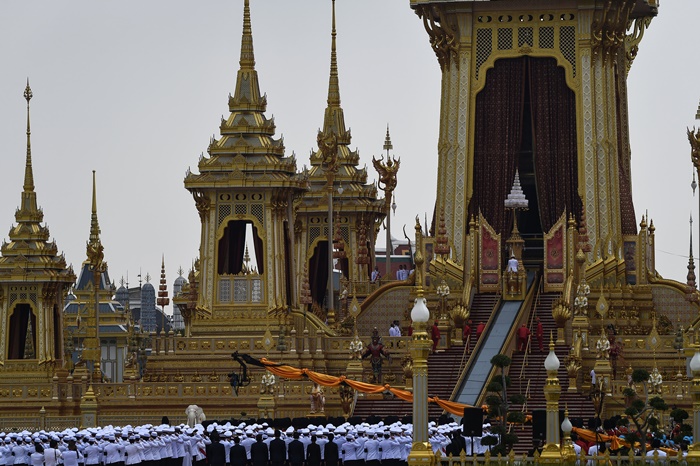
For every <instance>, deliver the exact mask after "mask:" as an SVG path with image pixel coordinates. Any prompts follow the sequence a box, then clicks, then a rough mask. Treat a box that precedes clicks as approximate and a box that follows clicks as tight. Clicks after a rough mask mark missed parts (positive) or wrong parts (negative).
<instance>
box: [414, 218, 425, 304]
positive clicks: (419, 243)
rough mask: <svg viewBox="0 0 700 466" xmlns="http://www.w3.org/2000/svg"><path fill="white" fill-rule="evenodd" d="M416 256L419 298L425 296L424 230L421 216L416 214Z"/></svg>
mask: <svg viewBox="0 0 700 466" xmlns="http://www.w3.org/2000/svg"><path fill="white" fill-rule="evenodd" d="M415 230H416V257H415V260H414V262H415V263H416V272H415V274H416V286H417V289H416V294H417V295H418V297H419V298H422V297H423V253H422V252H421V250H422V249H423V230H422V229H421V226H420V218H418V216H417V215H416V226H415Z"/></svg>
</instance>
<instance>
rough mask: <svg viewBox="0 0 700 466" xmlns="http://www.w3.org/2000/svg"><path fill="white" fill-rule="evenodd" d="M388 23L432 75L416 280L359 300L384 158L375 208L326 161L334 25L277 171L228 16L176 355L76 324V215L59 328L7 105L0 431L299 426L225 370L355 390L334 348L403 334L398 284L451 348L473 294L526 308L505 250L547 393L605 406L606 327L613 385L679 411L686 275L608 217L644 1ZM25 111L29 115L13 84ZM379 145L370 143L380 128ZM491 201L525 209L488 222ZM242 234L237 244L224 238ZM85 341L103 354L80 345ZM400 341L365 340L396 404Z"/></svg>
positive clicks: (42, 232) (48, 246)
mask: <svg viewBox="0 0 700 466" xmlns="http://www.w3.org/2000/svg"><path fill="white" fill-rule="evenodd" d="M410 7H411V8H412V9H413V10H414V11H415V13H416V14H417V16H418V17H419V18H420V21H421V22H422V23H423V26H424V27H425V30H426V31H427V33H428V38H429V41H430V45H431V46H432V48H433V50H434V51H435V54H436V56H437V59H438V65H439V66H440V68H441V70H442V101H441V102H442V106H441V111H440V136H439V140H438V154H437V159H438V191H437V196H436V208H435V215H434V220H433V226H432V228H431V231H430V232H429V233H428V232H426V236H425V237H424V238H422V239H420V238H419V239H420V240H419V241H418V242H417V244H418V245H420V249H419V251H418V252H420V255H421V256H422V257H423V258H425V259H426V260H425V263H421V262H420V261H419V265H420V267H421V270H419V273H416V274H414V275H411V276H410V277H409V279H408V280H407V281H401V282H397V281H388V282H381V283H370V275H369V273H370V270H371V269H372V268H373V267H374V257H375V251H374V244H375V242H376V240H377V233H378V230H379V226H380V225H381V222H382V220H383V219H384V218H385V216H386V215H387V214H388V213H389V209H390V204H391V194H392V190H393V188H394V187H395V185H396V169H397V168H398V160H397V159H390V158H389V154H388V152H387V160H382V161H379V162H378V163H377V164H376V165H375V166H376V167H377V168H378V169H379V171H380V181H381V183H380V187H381V188H382V189H383V190H384V197H383V198H379V197H378V190H377V187H376V186H375V185H374V184H371V183H368V182H367V178H368V173H367V171H366V169H364V168H360V167H359V155H358V153H357V152H354V151H351V150H350V148H349V144H350V138H351V135H350V132H349V130H347V129H346V126H345V121H344V115H343V109H342V107H341V102H340V85H339V81H340V80H339V72H338V66H337V51H336V21H335V11H333V18H332V26H331V31H332V32H331V34H332V47H331V60H330V62H331V64H330V79H329V87H328V101H327V107H326V109H325V112H324V122H323V127H322V129H321V130H320V131H319V133H318V135H317V141H318V150H317V151H314V152H313V153H312V154H311V156H310V160H309V165H310V168H308V169H306V168H305V169H299V167H298V166H297V160H296V157H295V156H294V155H292V156H286V155H285V148H284V144H283V141H282V140H281V139H280V138H275V129H276V128H275V123H274V120H272V119H268V118H267V117H266V115H265V112H266V110H267V104H268V103H267V99H266V97H265V96H263V95H262V94H261V92H260V89H259V84H258V76H257V72H256V70H255V57H254V51H253V33H252V26H251V17H250V9H249V5H248V0H245V1H244V20H243V32H242V41H241V55H240V69H239V71H238V74H237V81H236V87H235V90H234V93H233V95H231V96H230V97H229V102H228V104H229V111H230V115H229V116H228V117H227V118H225V119H222V121H221V125H220V127H219V132H220V137H219V138H214V139H212V141H211V143H210V145H209V147H208V148H207V155H206V156H202V158H201V159H200V160H199V164H198V173H195V172H188V173H187V175H186V177H185V180H184V184H185V188H186V189H187V190H188V191H190V192H191V193H192V196H193V198H194V201H195V207H196V209H197V211H198V212H199V217H200V220H201V240H200V249H199V251H198V257H197V259H196V260H195V262H194V266H193V269H192V270H191V271H190V274H189V277H188V283H187V284H186V285H185V286H184V287H183V289H182V292H181V293H180V294H179V295H177V296H175V297H174V298H173V300H174V302H175V304H176V305H177V306H178V307H179V309H180V312H181V313H182V316H183V318H184V320H185V333H184V335H175V334H174V333H172V332H169V333H160V334H156V333H151V334H144V333H141V332H140V331H139V330H138V325H136V324H134V323H133V322H131V321H130V319H129V318H128V312H127V310H126V309H124V308H120V307H119V306H114V307H113V309H112V311H110V313H109V314H105V315H103V314H104V313H103V312H102V311H100V312H96V311H95V310H96V309H98V308H100V306H102V305H103V304H104V303H109V302H112V296H111V293H112V292H113V290H111V289H110V286H109V280H108V279H107V278H106V276H107V268H106V263H105V261H104V259H105V257H104V252H103V247H102V244H101V242H100V240H99V227H98V224H97V212H96V200H95V197H93V223H92V228H91V231H90V237H89V241H88V248H87V260H86V262H85V263H84V264H83V268H82V271H81V279H80V283H82V282H84V283H82V285H81V286H78V287H76V294H75V298H76V307H77V308H78V309H79V311H78V312H77V314H71V313H64V312H62V309H63V308H64V307H65V306H66V297H67V296H68V292H69V290H70V288H71V286H72V285H73V284H74V282H75V280H76V277H75V274H74V273H73V271H72V269H71V268H70V267H69V266H67V264H66V261H65V259H64V258H63V257H62V256H60V255H58V253H57V250H58V249H57V246H56V245H55V244H54V243H50V242H49V241H48V237H49V235H48V230H47V229H46V227H44V226H43V225H42V224H41V222H42V212H41V210H40V209H39V208H38V206H37V201H36V195H35V193H34V183H33V178H32V158H31V148H30V131H29V106H28V110H27V154H26V158H27V163H26V169H25V182H24V190H23V192H22V196H21V204H20V208H19V209H18V210H17V213H16V223H17V225H16V226H13V227H12V229H11V231H10V242H9V243H7V242H4V243H3V245H2V257H1V258H0V315H1V316H2V319H3V320H4V325H3V330H2V332H1V333H0V348H2V352H0V372H1V373H2V379H1V380H0V405H1V406H2V407H3V409H4V412H5V413H6V415H5V418H4V420H3V421H0V424H2V423H4V426H5V427H17V428H19V427H26V428H38V427H39V426H44V427H48V428H55V427H61V426H66V425H75V424H83V425H87V424H91V423H99V424H125V423H130V424H134V423H138V422H139V421H143V422H151V423H153V422H155V421H158V420H159V419H160V417H161V416H162V415H168V416H170V419H171V420H179V419H182V418H184V408H185V407H186V406H187V405H190V404H198V405H199V406H202V407H203V408H204V410H205V411H206V413H207V416H208V417H209V418H210V419H216V418H220V419H226V418H231V417H240V416H242V414H241V413H243V412H245V413H246V416H251V415H252V416H254V417H257V416H261V417H296V416H306V415H308V414H309V395H310V393H311V390H312V388H313V387H312V384H311V382H309V381H292V380H276V381H274V380H273V381H274V384H271V380H270V378H269V377H266V378H265V379H263V377H262V376H263V371H261V370H256V369H250V370H249V371H248V372H247V373H246V374H245V375H246V376H247V380H246V383H243V384H241V386H239V387H236V388H237V390H234V388H233V387H232V386H231V385H230V383H229V378H228V377H227V375H228V374H230V373H232V372H234V373H236V372H237V371H239V370H240V369H239V367H238V366H237V364H236V363H235V362H234V361H233V360H232V359H231V353H234V352H236V351H238V352H240V353H249V354H251V355H253V356H255V357H262V356H267V357H268V358H270V359H273V360H276V361H280V362H285V363H287V364H290V365H292V366H295V367H305V368H309V369H313V370H315V371H319V372H325V373H329V374H332V375H340V374H347V375H348V376H350V377H353V378H356V379H362V380H364V381H372V378H373V375H372V371H371V368H370V366H369V364H368V363H366V362H365V363H363V362H361V361H359V360H357V359H356V356H357V354H359V352H358V341H365V342H366V341H368V339H369V335H370V334H371V333H372V330H373V329H374V328H375V327H377V328H379V329H388V328H389V325H390V324H391V322H393V321H394V320H397V319H398V320H400V321H401V325H402V327H403V328H404V329H405V330H407V329H408V327H409V326H410V323H411V322H410V317H409V311H410V308H411V306H412V298H413V297H415V290H414V288H415V286H414V285H415V283H414V281H415V277H416V276H418V277H422V281H423V283H422V285H423V287H424V288H425V290H426V293H427V298H428V306H429V308H430V310H431V313H432V316H431V317H432V318H434V319H437V320H438V321H439V326H440V329H441V330H442V334H443V339H442V340H441V342H440V346H441V347H442V348H446V349H447V348H450V347H453V346H459V345H461V341H460V340H461V339H460V338H459V335H460V334H461V328H460V326H461V324H462V323H463V322H464V321H465V319H466V318H467V317H468V316H469V315H470V314H469V313H470V312H471V311H472V305H473V303H474V302H475V300H476V299H477V297H478V296H480V295H491V296H493V297H494V299H495V300H497V301H499V302H500V301H501V300H502V301H506V300H509V299H510V300H516V301H522V300H523V299H524V301H523V302H527V303H533V302H535V301H537V300H538V298H535V297H534V296H535V294H536V291H535V290H534V289H533V287H532V286H531V287H530V288H528V283H530V282H529V281H528V280H530V279H528V278H526V276H525V273H524V272H522V273H521V275H520V276H515V275H513V274H506V273H505V272H504V270H505V264H506V262H507V260H508V258H509V257H510V255H511V254H512V255H513V256H514V258H515V259H516V260H517V262H518V265H519V270H521V271H525V270H527V271H528V272H530V271H532V272H533V274H534V275H535V276H536V279H535V280H537V284H538V285H537V286H536V287H534V288H537V289H538V290H539V293H542V294H543V295H548V296H550V297H552V298H553V300H552V301H549V302H550V306H549V308H548V309H547V315H548V319H549V320H550V321H551V322H553V325H554V324H556V327H557V329H558V337H557V351H558V352H559V353H560V356H561V357H562V358H563V359H564V360H565V363H566V367H567V371H568V376H569V388H568V390H569V391H572V392H579V393H580V391H581V390H582V389H583V387H585V386H586V383H588V380H587V374H588V373H589V371H590V369H591V368H593V367H595V368H596V371H597V372H599V373H601V374H602V375H603V378H604V379H606V380H607V384H608V386H607V389H609V391H610V393H611V394H612V395H614V396H618V397H620V396H621V390H622V388H624V387H625V386H626V380H623V376H624V369H625V368H626V367H625V368H619V369H617V374H613V368H612V367H611V364H610V361H608V360H607V359H606V358H600V357H598V356H600V354H599V352H598V351H596V345H597V344H598V342H600V341H602V339H603V338H605V337H606V336H608V335H606V332H608V331H609V330H605V329H610V328H613V329H614V331H615V333H616V338H617V340H616V341H617V342H618V343H619V344H620V345H621V346H622V348H623V349H624V355H625V358H624V361H625V366H632V367H646V368H648V369H651V368H652V366H654V367H657V368H659V369H660V371H661V373H662V376H663V378H664V380H666V381H672V383H667V384H665V385H664V388H663V395H664V396H668V397H672V398H673V399H674V403H675V404H676V405H679V406H689V405H690V403H691V399H690V395H689V391H688V387H689V379H688V376H687V375H686V371H685V370H681V368H680V365H682V366H684V365H685V362H684V359H685V357H686V356H687V355H686V354H684V351H687V352H690V351H691V348H692V343H693V341H694V339H693V335H692V332H690V330H689V329H690V328H691V327H695V325H696V322H697V315H698V299H697V298H698V292H697V290H696V288H695V279H694V271H693V269H691V266H690V265H689V279H688V283H687V284H683V283H678V282H674V281H670V280H664V279H663V278H661V277H660V276H659V275H658V274H657V273H656V270H655V265H654V253H655V252H654V232H655V227H654V225H653V222H652V221H651V220H650V219H647V218H642V219H637V218H636V217H635V215H634V209H633V205H632V193H631V180H630V159H631V152H630V144H629V132H628V115H627V91H626V79H627V75H628V73H629V72H630V70H631V67H632V64H633V60H634V57H635V56H636V54H637V51H638V46H639V43H640V41H641V39H642V37H643V35H644V31H645V30H646V28H647V27H649V25H650V23H651V20H652V19H653V18H654V17H655V16H656V14H657V9H658V5H657V2H656V0H605V1H603V0H557V1H546V2H545V1H541V2H539V1H538V2H531V1H524V0H504V1H447V0H411V2H410ZM25 97H26V99H27V103H28V105H29V99H30V98H31V90H30V89H29V86H27V90H26V91H25ZM320 111H321V109H319V113H320ZM387 141H388V143H387V144H388V146H389V147H390V146H391V143H390V139H389V134H388V130H387ZM516 173H517V174H518V183H514V179H515V177H516ZM511 194H513V195H514V196H515V197H514V199H515V198H517V197H518V196H521V197H522V198H523V199H527V201H528V202H527V203H526V204H525V203H520V204H518V203H515V204H511V205H510V207H507V206H509V204H504V201H505V200H506V199H508V198H509V196H510V195H511ZM93 196H94V193H93ZM525 207H527V208H525ZM250 233H252V237H253V244H252V245H248V244H246V239H245V238H246V235H248V234H250ZM418 233H419V237H420V236H422V235H423V232H421V231H420V228H418ZM250 248H252V250H254V252H255V254H254V256H255V260H254V261H251V260H250V255H249V253H248V251H249V249H250ZM691 258H692V256H691ZM334 260H335V261H336V265H335V269H336V272H335V273H330V269H331V267H332V266H333V265H332V264H333V262H334ZM251 262H253V263H251ZM693 267H694V266H693ZM336 275H337V276H339V277H338V278H339V280H337V282H338V283H337V284H336V283H335V282H336V279H335V276H336ZM513 280H517V281H513ZM80 283H79V284H80ZM95 283H98V286H95ZM72 296H73V295H71V299H73V298H72ZM100 309H101V308H100ZM532 315H533V314H532V313H526V312H523V313H521V314H518V316H519V317H518V318H517V321H515V322H514V323H513V328H512V329H511V330H510V333H509V336H508V337H507V339H506V346H504V349H503V350H504V351H508V350H509V348H510V350H512V346H513V341H514V335H515V329H516V328H517V327H519V326H520V324H521V323H523V322H528V321H531V319H532ZM78 316H80V317H78ZM101 319H106V320H102V322H101V321H100V320H101ZM78 320H79V322H77V321H78ZM431 321H432V319H431ZM107 324H109V325H112V326H113V327H115V328H114V329H113V330H114V331H115V332H114V334H102V331H100V332H99V333H100V334H98V332H96V331H95V329H96V328H100V329H102V328H103V326H104V325H107ZM116 327H118V328H119V330H117V328H116ZM67 329H69V330H70V332H68V331H67ZM81 329H82V330H81ZM64 332H65V333H66V335H65V336H64ZM81 332H82V333H81ZM404 334H405V332H404ZM105 338H109V339H111V340H113V341H114V342H115V343H114V344H115V345H116V346H117V347H118V349H117V350H118V352H119V353H120V354H121V356H120V357H117V358H115V359H114V360H115V361H120V362H121V363H120V364H121V366H120V367H119V368H118V370H116V369H115V370H114V372H111V374H112V376H109V377H107V376H106V375H105V371H104V370H102V365H103V364H102V363H103V362H104V361H105V358H104V356H103V353H104V345H105V343H104V339H105ZM69 342H70V343H76V342H77V343H78V344H79V345H81V349H82V350H81V360H80V361H78V364H76V365H75V367H74V365H73V364H72V363H71V362H70V361H68V358H67V357H66V356H65V353H64V351H65V346H66V344H68V343H69ZM407 343H408V338H407V337H389V338H386V337H385V338H384V344H385V346H386V347H387V348H388V349H389V350H390V351H391V352H392V353H393V354H394V362H392V363H390V364H387V365H386V366H385V369H384V371H385V373H384V383H388V384H390V385H393V386H401V387H403V386H406V385H409V386H410V383H409V382H408V381H409V380H410V374H411V360H410V356H409V353H408V350H407V348H408V345H407ZM399 361H401V363H399ZM468 365H469V361H467V363H466V365H465V366H464V368H463V371H462V374H466V373H467V368H468ZM117 374H118V375H117ZM241 375H242V374H241ZM462 377H464V375H462ZM243 380H245V378H244V379H243ZM326 395H327V396H326V398H327V404H326V407H325V409H326V412H325V414H327V415H336V416H337V415H341V414H346V415H349V414H351V410H352V409H353V408H352V407H353V406H358V405H359V403H361V402H362V401H363V400H362V399H359V400H357V401H356V403H357V404H355V405H353V403H349V402H348V398H347V394H346V393H343V400H344V401H345V402H346V403H345V404H344V405H342V406H341V396H340V395H341V393H340V391H339V389H337V388H332V389H329V390H328V392H327V394H326ZM454 396H457V394H456V393H455V394H454ZM367 398H371V397H367ZM376 399H378V400H381V399H382V397H381V396H379V397H376ZM614 410H615V408H614V406H613V405H612V404H611V405H610V408H609V412H614ZM0 427H2V426H0Z"/></svg>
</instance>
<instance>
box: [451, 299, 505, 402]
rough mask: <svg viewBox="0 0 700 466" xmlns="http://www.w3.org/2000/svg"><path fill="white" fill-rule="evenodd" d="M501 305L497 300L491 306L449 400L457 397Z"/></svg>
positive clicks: (499, 300)
mask: <svg viewBox="0 0 700 466" xmlns="http://www.w3.org/2000/svg"><path fill="white" fill-rule="evenodd" d="M501 304H502V301H501V299H500V298H499V299H497V300H496V303H495V304H494V305H493V308H492V309H491V313H490V314H489V320H488V321H487V323H486V328H484V332H483V333H482V335H481V337H480V338H479V340H477V342H476V343H475V344H474V349H473V350H472V352H471V353H470V354H469V358H468V359H467V360H466V362H465V363H464V365H463V367H462V371H461V374H460V376H459V378H458V379H457V383H456V384H455V386H454V388H453V389H452V394H451V395H450V400H454V399H455V397H456V396H457V395H459V392H460V390H461V389H462V384H464V379H465V378H466V377H467V372H468V368H469V367H470V366H471V365H472V364H473V361H474V360H475V359H476V357H477V355H478V354H479V350H480V345H482V344H483V342H484V340H485V339H486V337H485V336H484V334H488V331H489V327H490V326H491V321H492V319H493V314H494V313H495V312H496V309H498V307H499V306H500V305H501Z"/></svg>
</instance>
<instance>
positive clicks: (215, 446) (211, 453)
mask: <svg viewBox="0 0 700 466" xmlns="http://www.w3.org/2000/svg"><path fill="white" fill-rule="evenodd" d="M209 438H210V439H211V443H210V444H209V445H207V447H206V451H207V463H208V464H209V466H226V448H224V445H223V444H222V443H221V442H220V441H219V440H221V437H220V436H219V432H218V431H216V430H215V431H213V432H212V433H211V435H210V436H209Z"/></svg>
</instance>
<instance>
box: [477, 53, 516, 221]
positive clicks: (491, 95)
mask: <svg viewBox="0 0 700 466" xmlns="http://www.w3.org/2000/svg"><path fill="white" fill-rule="evenodd" d="M524 97H525V57H522V58H510V59H503V60H496V63H495V66H494V67H493V68H492V69H490V70H489V71H488V74H487V77H486V86H485V87H484V89H483V90H482V91H481V92H479V94H478V95H477V96H476V109H475V112H476V113H475V115H476V123H475V131H474V134H475V139H474V182H473V185H474V193H473V197H472V199H471V202H470V204H469V213H470V215H478V213H479V210H481V212H482V213H483V214H484V217H485V218H486V220H487V221H488V222H489V224H490V225H491V226H492V227H493V228H494V229H495V230H496V231H497V232H498V233H504V232H507V231H510V228H509V225H508V223H509V222H508V218H507V216H506V215H505V208H504V206H503V201H504V200H505V198H506V196H507V195H508V192H509V191H510V187H511V186H512V184H513V178H514V177H515V167H516V164H517V154H518V152H519V150H520V145H521V137H522V124H523V105H524Z"/></svg>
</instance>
